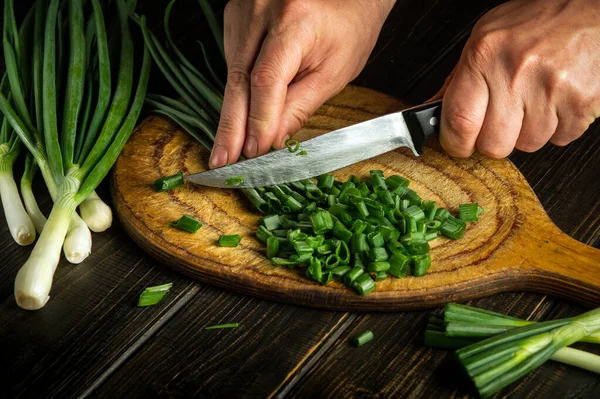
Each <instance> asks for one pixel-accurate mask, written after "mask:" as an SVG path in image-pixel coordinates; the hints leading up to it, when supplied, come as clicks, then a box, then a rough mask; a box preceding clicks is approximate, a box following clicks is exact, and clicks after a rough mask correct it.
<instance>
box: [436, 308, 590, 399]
mask: <svg viewBox="0 0 600 399" xmlns="http://www.w3.org/2000/svg"><path fill="white" fill-rule="evenodd" d="M575 342H588V343H596V344H597V343H600V309H595V310H592V311H590V312H587V313H584V314H582V315H580V316H576V317H570V318H566V319H560V320H553V321H545V322H532V321H528V320H521V319H517V318H514V317H510V316H506V315H503V314H500V313H495V312H490V311H487V310H483V309H478V308H474V307H471V306H466V305H459V304H456V303H449V304H447V305H446V306H445V308H444V312H443V315H441V316H440V315H437V314H435V313H434V314H431V315H430V317H429V322H428V324H427V330H426V332H425V345H427V346H431V347H436V348H446V349H458V350H457V352H456V354H457V357H458V360H459V362H460V364H461V365H462V367H463V369H464V370H465V372H466V374H467V375H468V376H469V377H470V378H471V380H472V382H473V384H474V385H475V388H476V389H477V392H478V393H479V395H480V396H481V397H483V398H486V397H488V396H490V395H492V394H494V393H495V392H497V391H498V390H500V389H502V388H504V387H506V386H507V385H509V384H511V383H513V382H514V381H516V380H518V379H519V378H521V377H523V376H524V375H526V374H527V373H529V372H531V371H532V370H534V369H536V368H537V367H539V366H540V365H541V364H543V363H544V362H545V361H546V360H548V359H552V360H555V361H559V362H561V363H565V364H569V365H572V366H576V367H580V368H583V369H586V370H589V371H592V372H594V373H600V356H598V355H595V354H592V353H589V352H585V351H582V350H579V349H575V348H570V347H569V346H570V345H572V344H573V343H575Z"/></svg>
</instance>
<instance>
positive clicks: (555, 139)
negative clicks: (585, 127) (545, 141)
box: [550, 134, 575, 147]
mask: <svg viewBox="0 0 600 399" xmlns="http://www.w3.org/2000/svg"><path fill="white" fill-rule="evenodd" d="M573 140H575V138H573V137H569V136H568V135H565V134H559V135H554V136H552V138H551V139H550V142H551V143H552V144H554V145H555V146H557V147H564V146H566V145H567V144H569V143H571V142H572V141H573Z"/></svg>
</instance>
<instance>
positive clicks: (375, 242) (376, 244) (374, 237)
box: [367, 231, 385, 248]
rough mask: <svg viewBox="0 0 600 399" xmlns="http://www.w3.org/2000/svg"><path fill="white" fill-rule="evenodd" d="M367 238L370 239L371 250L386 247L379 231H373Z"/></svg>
mask: <svg viewBox="0 0 600 399" xmlns="http://www.w3.org/2000/svg"><path fill="white" fill-rule="evenodd" d="M367 238H368V239H369V244H370V245H371V248H383V247H384V246H385V241H384V240H383V235H381V233H380V232H379V231H373V232H371V233H369V234H367Z"/></svg>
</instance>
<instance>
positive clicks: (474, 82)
mask: <svg viewBox="0 0 600 399" xmlns="http://www.w3.org/2000/svg"><path fill="white" fill-rule="evenodd" d="M488 97H489V92H488V87H487V83H486V82H485V80H484V78H483V76H481V74H480V73H478V72H476V71H474V70H472V69H471V68H470V67H468V66H467V65H466V64H465V63H463V62H461V63H460V64H459V65H458V67H457V69H456V73H455V75H454V78H453V79H452V80H451V82H450V84H449V85H448V89H447V90H446V93H445V94H444V100H443V105H442V121H441V124H440V144H441V145H442V147H443V148H444V149H445V150H446V152H448V154H450V155H452V156H455V157H468V156H470V155H471V154H473V152H474V151H475V143H476V141H477V136H478V135H479V132H480V130H481V126H482V125H483V121H484V119H485V115H486V110H487V106H488Z"/></svg>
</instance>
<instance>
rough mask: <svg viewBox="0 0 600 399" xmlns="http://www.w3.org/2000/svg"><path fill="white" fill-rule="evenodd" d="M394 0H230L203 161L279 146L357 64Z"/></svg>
mask: <svg viewBox="0 0 600 399" xmlns="http://www.w3.org/2000/svg"><path fill="white" fill-rule="evenodd" d="M394 2H395V0H377V1H373V0H231V1H230V2H229V3H228V4H227V7H226V8H225V18H224V19H225V24H224V25H225V28H224V45H225V58H226V60H227V85H226V87H225V97H224V101H223V109H222V111H221V117H220V122H219V128H218V130H217V135H216V138H215V144H214V147H213V152H212V154H211V158H210V162H209V165H210V167H211V168H216V167H221V166H224V165H226V164H228V163H233V162H235V161H237V159H238V158H239V156H240V154H241V153H242V149H243V154H244V155H245V156H246V157H248V158H251V157H255V156H259V155H263V154H265V153H266V152H268V151H269V149H270V148H271V146H272V145H274V146H275V147H278V148H281V147H283V146H284V142H285V140H286V139H287V138H289V137H290V136H291V135H292V134H294V133H295V132H296V131H297V130H298V129H299V128H300V127H301V126H302V124H303V123H304V122H306V120H307V119H308V118H309V117H310V116H311V115H312V113H313V112H315V111H316V110H317V108H318V107H320V106H321V105H322V104H323V103H324V102H325V101H326V100H327V99H328V98H329V97H331V96H332V95H334V94H336V93H337V92H339V91H341V90H342V89H343V88H344V86H345V85H346V84H347V83H348V82H350V81H351V80H352V79H354V78H355V77H356V76H357V75H358V74H359V72H360V71H361V70H362V68H363V67H364V65H365V63H366V61H367V58H368V56H369V54H370V53H371V51H372V50H373V47H374V45H375V42H376V40H377V36H378V35H379V32H380V30H381V27H382V25H383V22H384V21H385V19H386V17H387V15H388V13H389V11H390V10H391V8H392V6H393V3H394Z"/></svg>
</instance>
